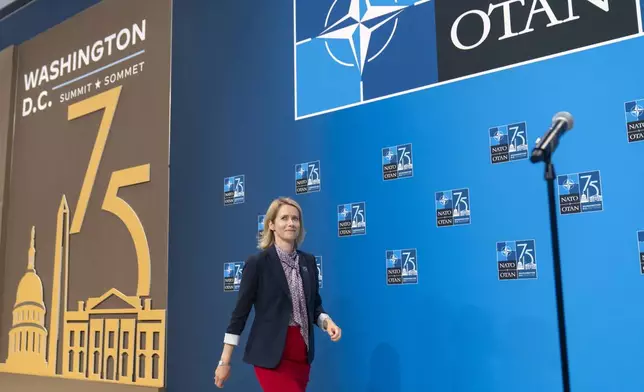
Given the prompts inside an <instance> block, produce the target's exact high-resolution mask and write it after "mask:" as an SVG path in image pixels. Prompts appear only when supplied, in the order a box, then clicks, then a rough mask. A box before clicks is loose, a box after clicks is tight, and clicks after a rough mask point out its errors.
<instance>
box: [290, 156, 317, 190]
mask: <svg viewBox="0 0 644 392" xmlns="http://www.w3.org/2000/svg"><path fill="white" fill-rule="evenodd" d="M321 181H322V179H321V178H320V161H313V162H305V163H298V164H297V165H295V193H296V194H298V195H301V194H303V193H311V192H319V191H320V187H321Z"/></svg>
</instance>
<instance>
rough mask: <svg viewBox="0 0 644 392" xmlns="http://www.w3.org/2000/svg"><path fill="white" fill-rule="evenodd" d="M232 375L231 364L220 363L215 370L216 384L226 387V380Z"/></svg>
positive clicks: (219, 386)
mask: <svg viewBox="0 0 644 392" xmlns="http://www.w3.org/2000/svg"><path fill="white" fill-rule="evenodd" d="M228 377H230V365H219V366H217V370H215V385H216V386H217V387H218V388H223V387H224V382H226V380H228Z"/></svg>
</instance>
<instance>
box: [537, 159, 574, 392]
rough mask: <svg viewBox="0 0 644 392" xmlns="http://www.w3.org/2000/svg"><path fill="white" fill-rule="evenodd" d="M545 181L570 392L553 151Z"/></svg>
mask: <svg viewBox="0 0 644 392" xmlns="http://www.w3.org/2000/svg"><path fill="white" fill-rule="evenodd" d="M543 158H544V159H543V160H544V163H545V164H546V166H545V174H544V175H545V179H546V182H547V183H548V204H549V210H550V234H551V237H552V260H553V267H554V275H555V294H556V295H555V296H556V299H557V321H558V323H559V353H560V357H561V376H562V379H563V390H564V392H570V373H569V370H568V347H567V343H566V318H565V314H564V300H563V287H562V283H561V256H560V254H559V229H558V227H557V203H556V197H555V179H556V178H557V175H556V173H555V167H554V165H553V164H552V160H551V158H552V153H551V149H546V151H545V153H544V156H543Z"/></svg>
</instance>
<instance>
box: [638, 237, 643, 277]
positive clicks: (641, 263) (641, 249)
mask: <svg viewBox="0 0 644 392" xmlns="http://www.w3.org/2000/svg"><path fill="white" fill-rule="evenodd" d="M637 250H638V253H639V254H640V274H641V275H644V230H640V231H638V232H637Z"/></svg>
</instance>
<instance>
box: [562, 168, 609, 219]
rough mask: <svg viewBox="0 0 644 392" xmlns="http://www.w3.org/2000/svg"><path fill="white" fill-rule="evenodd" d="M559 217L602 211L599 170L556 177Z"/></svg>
mask: <svg viewBox="0 0 644 392" xmlns="http://www.w3.org/2000/svg"><path fill="white" fill-rule="evenodd" d="M557 190H558V191H559V212H560V213H561V215H569V214H580V213H584V212H599V211H602V210H603V209H604V204H603V198H604V196H603V193H602V182H601V176H600V175H599V170H594V171H589V172H583V173H573V174H564V175H561V176H558V177H557Z"/></svg>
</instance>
